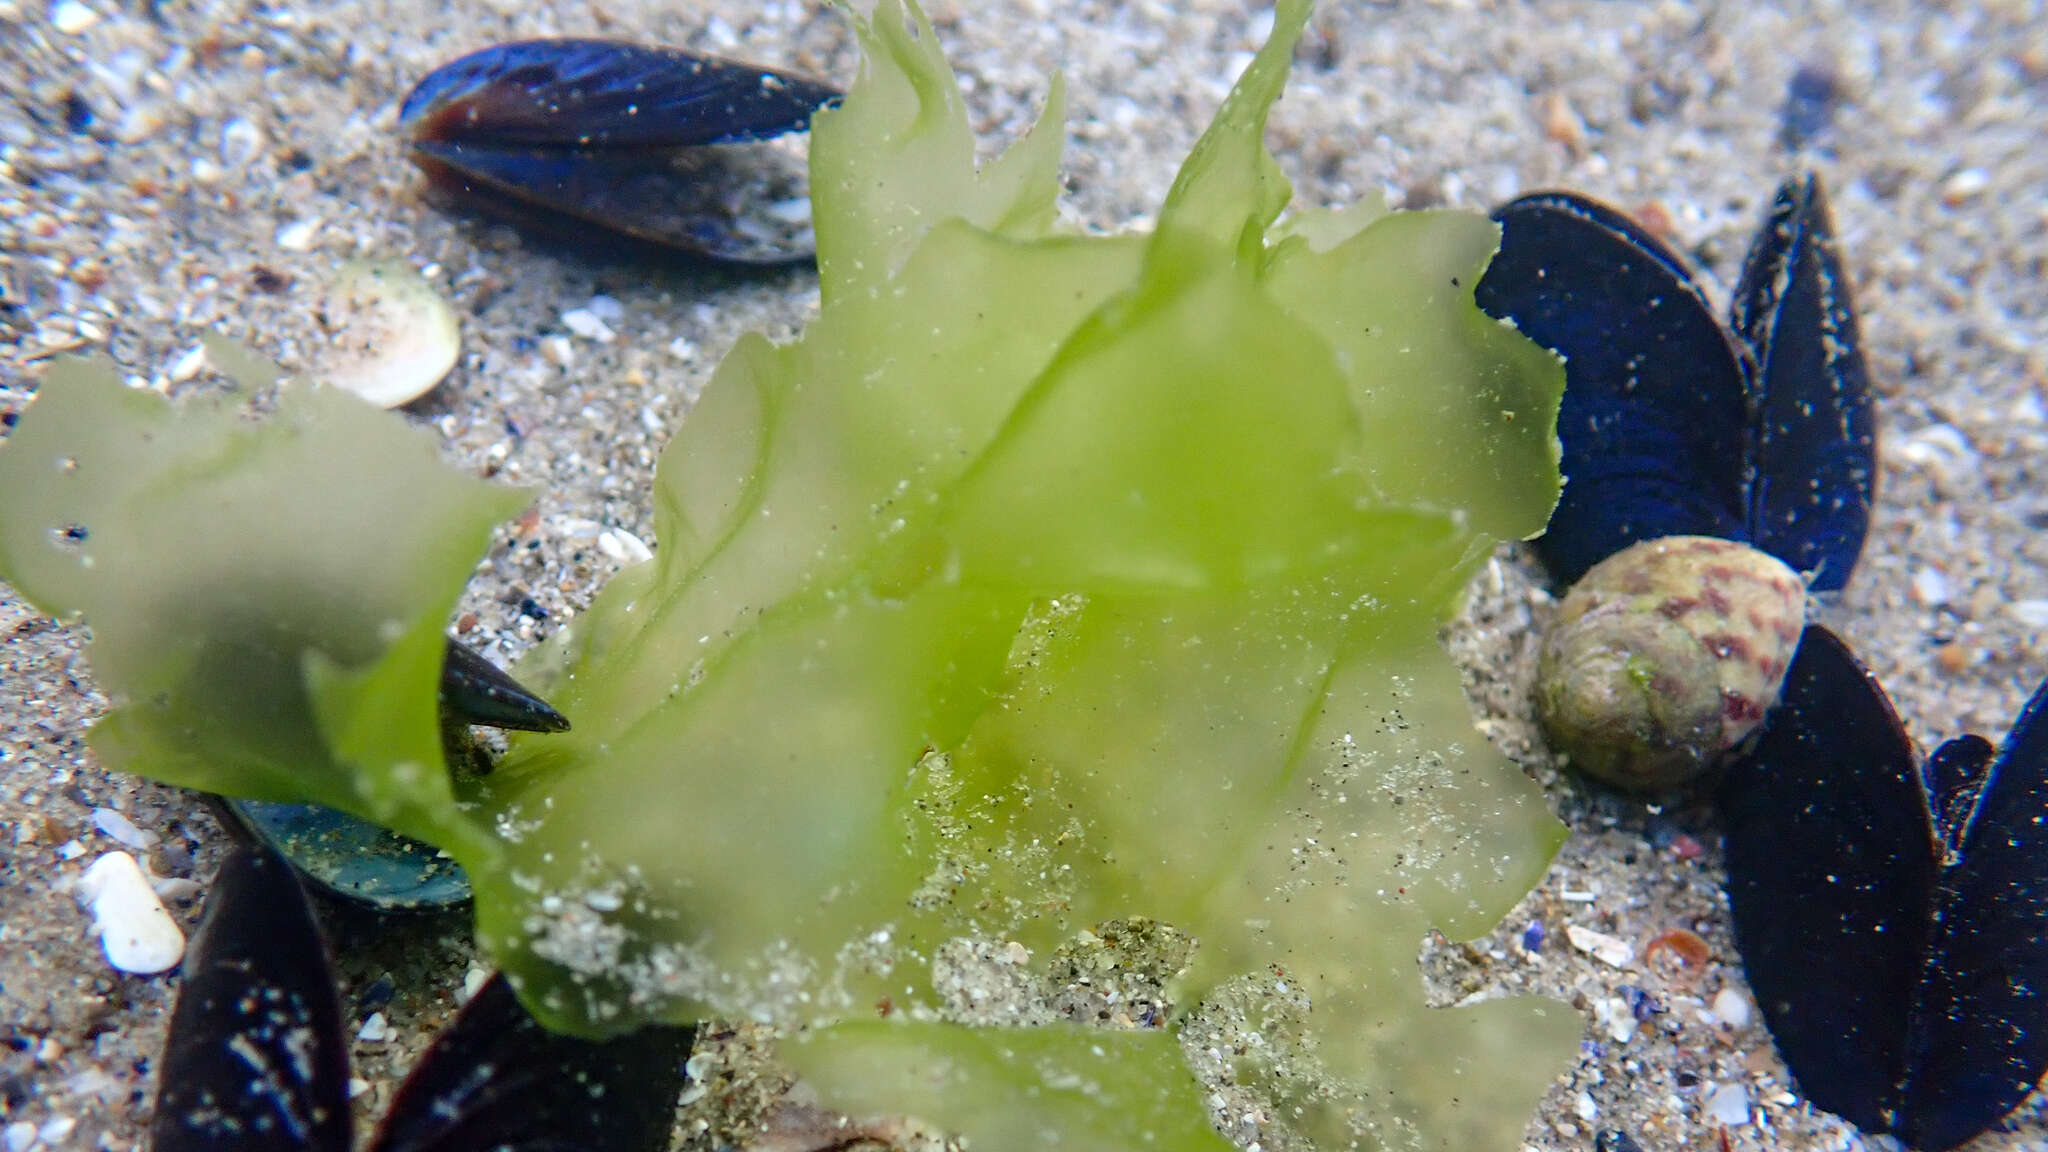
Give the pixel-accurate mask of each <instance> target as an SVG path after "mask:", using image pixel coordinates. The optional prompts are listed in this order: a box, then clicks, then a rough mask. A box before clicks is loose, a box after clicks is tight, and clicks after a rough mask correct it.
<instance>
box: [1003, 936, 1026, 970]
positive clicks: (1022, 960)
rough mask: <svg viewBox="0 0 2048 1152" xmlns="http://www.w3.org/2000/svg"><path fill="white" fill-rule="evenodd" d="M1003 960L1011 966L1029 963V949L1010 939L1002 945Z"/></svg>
mask: <svg viewBox="0 0 2048 1152" xmlns="http://www.w3.org/2000/svg"><path fill="white" fill-rule="evenodd" d="M1003 962H1004V963H1005V964H1009V965H1011V966H1013V967H1017V968H1022V967H1023V966H1024V965H1026V964H1029V963H1031V949H1029V948H1026V947H1024V945H1022V944H1020V943H1018V942H1017V941H1015V940H1012V941H1010V942H1009V943H1008V944H1005V945H1003Z"/></svg>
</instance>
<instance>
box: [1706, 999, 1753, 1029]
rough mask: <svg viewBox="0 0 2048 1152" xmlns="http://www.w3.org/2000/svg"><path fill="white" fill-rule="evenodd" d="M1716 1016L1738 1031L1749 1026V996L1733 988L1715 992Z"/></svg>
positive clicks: (1714, 1006)
mask: <svg viewBox="0 0 2048 1152" xmlns="http://www.w3.org/2000/svg"><path fill="white" fill-rule="evenodd" d="M1713 1008H1714V1018H1715V1019H1717V1020H1719V1021H1720V1022H1721V1023H1723V1024H1726V1025H1727V1026H1728V1027H1730V1028H1734V1029H1736V1030H1737V1031H1740V1030H1741V1029H1744V1028H1747V1027H1749V997H1747V996H1744V995H1743V994H1742V993H1740V992H1737V991H1736V990H1735V989H1733V988H1723V989H1721V990H1720V991H1719V992H1716V993H1714V1005H1713Z"/></svg>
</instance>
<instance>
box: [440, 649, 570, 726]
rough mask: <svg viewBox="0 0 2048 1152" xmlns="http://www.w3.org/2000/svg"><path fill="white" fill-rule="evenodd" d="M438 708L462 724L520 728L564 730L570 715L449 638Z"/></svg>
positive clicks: (442, 666) (443, 664) (442, 671)
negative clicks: (561, 711) (567, 715)
mask: <svg viewBox="0 0 2048 1152" xmlns="http://www.w3.org/2000/svg"><path fill="white" fill-rule="evenodd" d="M441 709H442V711H443V712H445V713H446V714H447V715H448V716H450V717H452V718H453V719H456V720H460V721H461V722H462V723H464V724H481V725H483V726H484V727H486V728H506V729H514V730H517V731H520V732H567V731H568V730H569V718H568V717H566V716H564V715H562V714H561V713H560V712H557V711H555V709H554V706H553V705H551V704H549V703H548V702H547V701H545V700H543V699H541V698H540V697H539V696H536V695H534V694H533V692H532V691H531V690H530V689H528V688H527V687H526V686H525V685H523V684H521V683H519V681H517V680H514V679H513V678H512V677H510V676H507V675H506V674H505V673H504V671H503V670H501V669H500V668H499V667H498V666H497V665H496V664H493V663H491V662H490V661H489V660H486V659H484V658H483V657H482V656H480V655H478V654H477V653H476V652H475V651H474V650H472V649H470V648H469V647H467V646H465V645H462V644H458V643H456V642H455V641H453V640H450V641H448V655H447V658H446V660H445V661H444V662H443V663H442V665H441Z"/></svg>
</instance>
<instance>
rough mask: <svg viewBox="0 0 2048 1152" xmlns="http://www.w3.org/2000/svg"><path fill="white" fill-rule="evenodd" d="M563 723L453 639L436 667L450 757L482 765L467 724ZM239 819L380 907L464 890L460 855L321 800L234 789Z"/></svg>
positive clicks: (427, 902) (317, 880)
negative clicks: (247, 796) (291, 800)
mask: <svg viewBox="0 0 2048 1152" xmlns="http://www.w3.org/2000/svg"><path fill="white" fill-rule="evenodd" d="M472 724H477V725H483V726H485V727H490V728H507V729H516V730H518V731H524V732H561V731H564V730H566V729H567V728H568V727H569V721H568V720H567V719H566V718H564V717H563V716H562V714H561V713H560V712H557V711H555V709H554V708H553V707H551V706H549V704H548V703H547V701H545V700H542V699H541V698H540V697H538V696H536V695H534V694H533V693H532V692H530V691H528V690H527V689H526V688H524V687H522V686H521V685H520V684H519V682H518V681H516V680H514V679H512V678H511V677H510V676H507V675H506V674H505V673H504V672H502V671H500V670H499V669H498V668H497V666H495V665H493V664H492V663H491V662H490V661H488V660H486V659H484V658H483V657H482V656H479V655H477V654H476V653H475V652H473V651H471V650H470V649H469V648H467V647H464V646H463V645H461V644H458V643H456V642H455V641H453V640H451V641H449V642H448V654H447V657H446V659H445V661H444V663H443V664H442V667H441V726H442V744H443V751H444V753H445V754H446V756H447V758H448V761H449V763H450V764H451V765H452V766H456V767H459V768H466V769H471V770H477V771H488V769H489V760H488V758H486V757H485V755H484V753H483V751H482V750H481V749H479V748H477V747H476V745H475V742H474V741H472V740H471V739H470V738H469V726H470V725H472ZM228 807H229V809H230V811H231V812H232V813H233V815H234V817H235V819H236V822H237V823H239V824H241V825H242V826H243V827H244V828H246V829H248V830H249V831H250V832H251V833H253V834H254V835H255V836H256V837H257V838H258V839H260V840H262V841H263V842H264V843H266V844H269V845H271V846H272V847H274V848H276V849H277V850H278V851H279V852H281V853H282V854H283V855H284V856H285V857H286V858H287V859H289V860H290V861H291V862H292V864H293V865H294V866H295V867H296V868H297V869H298V870H299V873H300V875H302V876H304V877H305V878H306V879H307V880H309V881H311V882H312V883H313V884H314V885H316V886H317V887H319V888H321V889H323V890H325V891H328V892H331V893H333V894H335V895H337V896H341V897H343V898H345V899H348V900H352V901H355V902H356V903H359V904H364V905H367V906H369V907H371V908H374V909H376V910H378V911H382V912H431V911H436V910H439V909H443V908H448V907H451V906H453V905H456V904H460V903H462V902H463V901H465V900H467V899H469V895H470V889H469V878H468V877H467V876H465V875H463V872H462V867H461V865H459V864H457V863H455V861H453V860H451V859H449V858H448V857H446V856H444V855H442V854H441V853H440V852H438V851H436V850H435V849H434V848H433V847H432V846H430V845H427V844H422V843H420V842H419V841H417V840H413V839H410V838H408V837H405V836H400V835H398V834H397V833H395V832H392V831H390V830H388V829H385V828H380V827H378V826H377V825H375V824H372V823H370V822H369V821H367V820H363V819H360V818H358V817H355V816H351V815H349V814H348V813H346V812H338V811H336V810H334V809H332V808H327V807H323V806H321V805H318V804H281V803H275V802H271V801H264V800H240V799H231V800H229V801H228Z"/></svg>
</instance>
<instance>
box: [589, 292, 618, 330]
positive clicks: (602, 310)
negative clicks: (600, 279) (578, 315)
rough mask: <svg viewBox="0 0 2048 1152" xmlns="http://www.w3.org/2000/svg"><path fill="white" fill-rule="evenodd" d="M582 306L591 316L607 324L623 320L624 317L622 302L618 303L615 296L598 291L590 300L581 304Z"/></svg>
mask: <svg viewBox="0 0 2048 1152" xmlns="http://www.w3.org/2000/svg"><path fill="white" fill-rule="evenodd" d="M583 308H584V310H585V311H587V312H589V313H590V314H591V315H592V316H595V317H597V318H598V319H599V320H602V321H604V322H605V323H607V324H617V323H618V322H619V321H621V320H624V319H625V318H626V306H625V305H624V304H621V303H619V301H618V298H617V297H615V296H606V295H604V294H602V293H600V294H598V295H596V296H592V297H591V298H590V300H589V301H588V302H587V303H585V304H584V305H583Z"/></svg>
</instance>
